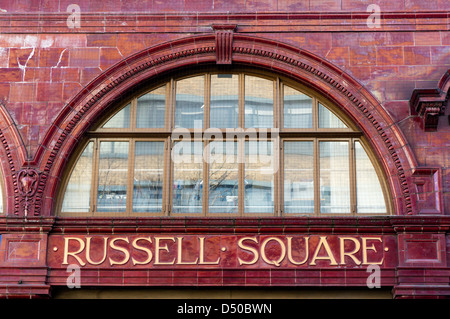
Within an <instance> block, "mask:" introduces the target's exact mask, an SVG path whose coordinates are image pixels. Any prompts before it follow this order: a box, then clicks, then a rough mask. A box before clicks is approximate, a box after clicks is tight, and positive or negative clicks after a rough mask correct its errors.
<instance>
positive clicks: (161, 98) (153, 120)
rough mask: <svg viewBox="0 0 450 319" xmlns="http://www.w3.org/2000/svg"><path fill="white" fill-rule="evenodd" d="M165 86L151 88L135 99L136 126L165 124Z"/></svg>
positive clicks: (160, 125)
mask: <svg viewBox="0 0 450 319" xmlns="http://www.w3.org/2000/svg"><path fill="white" fill-rule="evenodd" d="M165 113H166V87H165V86H163V87H161V88H159V89H156V90H153V91H151V92H149V93H147V94H145V95H143V96H141V97H140V98H138V99H137V116H136V127H137V128H144V127H148V128H160V127H164V126H165Z"/></svg>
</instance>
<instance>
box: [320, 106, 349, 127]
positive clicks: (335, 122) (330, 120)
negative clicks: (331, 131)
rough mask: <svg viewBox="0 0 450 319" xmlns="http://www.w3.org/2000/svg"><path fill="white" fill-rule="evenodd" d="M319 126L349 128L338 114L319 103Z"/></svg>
mask: <svg viewBox="0 0 450 319" xmlns="http://www.w3.org/2000/svg"><path fill="white" fill-rule="evenodd" d="M319 127H320V128H347V125H345V124H344V122H342V121H341V120H340V119H339V118H338V117H337V116H336V115H334V114H333V112H331V111H330V110H329V109H327V108H326V107H325V106H323V105H322V104H320V103H319Z"/></svg>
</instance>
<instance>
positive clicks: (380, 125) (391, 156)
mask: <svg viewBox="0 0 450 319" xmlns="http://www.w3.org/2000/svg"><path fill="white" fill-rule="evenodd" d="M231 60H232V64H236V65H241V66H248V67H256V68H261V69H265V70H269V71H273V72H275V73H280V74H283V75H284V76H288V77H290V78H292V79H294V80H296V81H298V82H300V83H302V84H304V85H307V86H309V87H311V88H313V89H314V90H316V91H317V92H318V93H319V94H322V95H323V96H324V97H326V98H327V99H329V100H331V101H332V102H333V103H335V104H336V105H337V106H338V107H340V108H341V109H342V110H343V111H344V112H345V113H346V114H347V115H348V116H350V118H351V119H352V120H353V121H354V122H355V123H356V124H357V125H358V126H359V128H360V129H361V130H362V131H363V133H364V135H365V136H366V138H367V139H368V140H369V142H370V144H371V146H372V149H373V150H374V152H375V154H376V155H377V157H378V158H379V160H380V162H381V164H382V167H383V170H384V173H385V176H386V177H387V178H388V184H389V187H390V192H391V195H392V198H393V207H394V212H396V213H397V214H401V215H402V214H409V215H411V214H415V211H416V209H415V203H414V201H413V200H412V199H411V195H410V187H411V185H410V182H409V177H410V176H411V174H412V173H411V171H412V170H413V169H414V168H415V167H416V166H417V165H416V161H415V158H414V155H413V153H412V152H411V150H410V148H409V145H408V144H407V142H406V139H405V138H404V136H403V133H402V132H401V130H400V129H399V128H398V127H397V125H396V124H395V123H394V121H393V120H392V118H391V117H390V115H389V114H388V113H387V112H386V110H384V108H383V107H382V105H381V104H380V103H379V102H378V101H377V100H376V98H375V97H374V96H373V95H372V94H371V93H370V92H369V91H368V90H367V89H366V88H365V87H364V86H362V85H361V84H360V83H358V82H357V81H356V80H355V79H353V78H352V77H351V76H349V75H348V74H346V73H345V72H344V71H342V70H341V69H339V68H337V67H336V66H334V65H333V64H331V63H330V62H328V61H326V60H324V59H322V58H320V57H318V56H316V55H314V54H312V53H310V52H308V51H306V50H303V49H300V48H296V47H294V46H292V45H287V44H285V43H281V42H277V41H273V40H269V39H264V38H257V37H253V36H247V35H241V34H238V33H236V34H234V36H233V43H232V57H231ZM216 63H217V56H216V37H215V35H214V34H205V35H199V36H192V37H188V38H183V39H179V40H175V41H170V42H166V43H163V44H160V45H156V46H154V47H151V48H148V49H145V50H143V51H141V52H139V53H136V54H134V55H132V56H130V57H128V58H126V59H124V60H122V61H120V62H118V63H117V64H115V65H114V66H112V67H111V68H109V69H108V70H106V71H105V72H103V73H102V74H101V75H99V76H98V77H97V78H96V79H94V80H93V81H92V82H91V83H89V84H88V85H87V86H86V87H85V88H83V89H82V90H81V91H80V92H79V93H78V94H77V95H76V96H75V97H74V98H73V99H72V100H71V101H70V102H69V103H68V104H67V105H66V106H65V107H64V109H63V110H62V111H61V112H60V114H59V116H58V117H57V119H56V120H55V122H54V124H53V125H52V126H51V128H50V129H49V130H48V132H47V134H46V136H45V138H44V140H43V143H42V144H41V147H40V148H39V150H38V152H37V153H36V156H35V159H34V164H35V165H36V167H37V169H38V170H39V171H40V175H41V179H40V183H39V187H38V190H37V193H36V200H35V203H36V204H35V205H36V207H35V214H36V215H51V214H53V210H54V206H55V205H54V202H53V197H54V196H55V195H56V190H57V186H58V183H59V181H60V178H61V174H62V172H63V169H64V166H65V164H66V163H67V160H68V158H69V157H70V155H71V153H72V152H73V150H74V148H75V146H76V144H77V142H78V141H79V140H80V139H81V138H82V137H83V134H84V133H85V132H86V131H87V130H88V129H89V127H90V125H91V124H92V123H94V122H95V121H96V120H97V119H98V118H99V116H101V114H102V113H103V112H104V111H105V110H106V109H108V108H109V107H110V106H111V105H113V104H114V103H115V102H116V101H117V100H118V99H119V98H120V96H121V95H122V94H126V93H127V92H128V91H129V90H130V89H131V88H133V87H135V86H137V85H139V84H140V83H142V82H144V81H148V80H150V79H152V78H156V77H157V76H160V75H162V74H164V73H165V72H168V71H173V70H176V69H179V68H183V67H192V66H196V65H207V64H216Z"/></svg>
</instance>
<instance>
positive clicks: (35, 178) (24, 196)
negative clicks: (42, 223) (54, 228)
mask: <svg viewBox="0 0 450 319" xmlns="http://www.w3.org/2000/svg"><path fill="white" fill-rule="evenodd" d="M38 184H39V173H38V172H37V171H36V170H35V169H32V168H25V169H22V170H20V171H19V173H18V174H17V188H18V191H19V195H20V197H21V199H20V202H21V203H23V212H24V216H28V213H29V212H30V211H31V210H34V209H33V206H34V195H35V194H36V190H37V188H38ZM16 214H18V213H17V212H16ZM35 215H37V212H35Z"/></svg>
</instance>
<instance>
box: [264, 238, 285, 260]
mask: <svg viewBox="0 0 450 319" xmlns="http://www.w3.org/2000/svg"><path fill="white" fill-rule="evenodd" d="M271 240H274V241H276V242H277V243H278V244H280V247H281V255H280V257H279V258H278V259H277V260H270V259H268V258H267V256H266V251H265V250H266V245H267V243H268V242H269V241H271ZM285 256H286V247H285V246H284V243H283V242H282V241H281V239H279V238H277V237H269V238H267V239H266V240H264V241H263V242H262V244H261V257H262V259H263V260H264V261H265V262H266V263H268V264H272V265H275V266H277V267H280V263H281V261H283V259H284V257H285Z"/></svg>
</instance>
